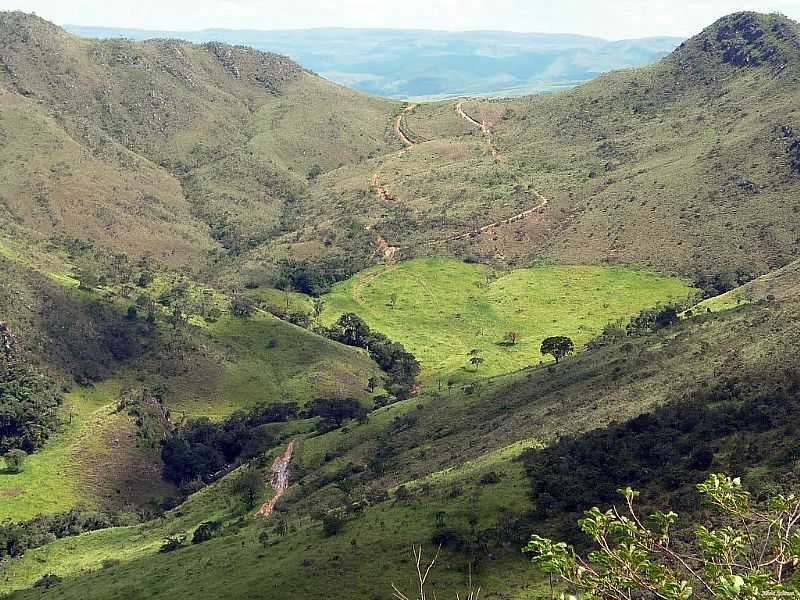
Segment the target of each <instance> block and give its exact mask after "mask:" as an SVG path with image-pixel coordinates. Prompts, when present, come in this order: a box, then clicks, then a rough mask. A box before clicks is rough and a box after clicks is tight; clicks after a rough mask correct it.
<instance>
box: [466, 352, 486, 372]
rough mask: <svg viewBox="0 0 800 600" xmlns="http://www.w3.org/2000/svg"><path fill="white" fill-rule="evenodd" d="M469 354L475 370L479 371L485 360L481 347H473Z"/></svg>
mask: <svg viewBox="0 0 800 600" xmlns="http://www.w3.org/2000/svg"><path fill="white" fill-rule="evenodd" d="M467 356H468V357H469V362H470V364H471V365H472V366H473V367H475V371H477V370H478V367H480V366H481V365H482V364H483V362H484V361H483V357H482V356H481V349H480V348H473V349H472V350H470V351H469V353H468V354H467Z"/></svg>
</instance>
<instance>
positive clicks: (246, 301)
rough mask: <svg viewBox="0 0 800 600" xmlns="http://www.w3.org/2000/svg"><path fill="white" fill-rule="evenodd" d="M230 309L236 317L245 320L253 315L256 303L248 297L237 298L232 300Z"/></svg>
mask: <svg viewBox="0 0 800 600" xmlns="http://www.w3.org/2000/svg"><path fill="white" fill-rule="evenodd" d="M230 309H231V314H232V315H233V316H234V317H237V318H240V319H244V318H247V317H249V316H250V315H252V314H253V311H254V310H255V303H254V302H253V301H252V300H251V299H250V298H248V297H247V296H236V297H234V298H233V299H232V300H231V306H230Z"/></svg>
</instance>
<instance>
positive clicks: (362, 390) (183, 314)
mask: <svg viewBox="0 0 800 600" xmlns="http://www.w3.org/2000/svg"><path fill="white" fill-rule="evenodd" d="M0 249H2V250H3V252H0V271H2V273H3V275H4V277H3V283H2V284H0V315H2V320H1V321H0V323H1V324H2V331H3V332H6V333H8V334H9V335H12V336H13V337H14V339H15V340H18V343H19V346H20V351H21V352H22V353H23V357H24V360H25V362H26V363H30V364H34V365H38V366H39V367H40V368H42V369H43V370H44V371H45V372H46V373H47V374H48V375H49V376H51V377H52V378H54V380H55V381H56V382H57V383H58V384H59V385H60V387H61V388H62V389H63V390H64V392H65V396H64V401H63V404H62V406H61V408H60V410H59V418H60V420H61V423H60V426H59V428H58V430H57V431H56V432H55V434H54V435H53V437H52V439H51V440H49V441H48V443H47V444H46V445H44V447H43V448H42V449H39V450H38V451H37V452H35V453H34V454H32V455H31V456H30V458H29V459H28V464H27V467H26V470H25V471H24V472H23V473H21V474H14V473H11V472H7V471H5V470H3V471H0V497H2V499H3V503H4V510H3V514H4V516H5V517H7V518H11V519H14V520H19V519H27V518H31V517H34V516H36V515H38V514H49V513H57V512H63V511H65V510H69V509H72V508H74V507H75V506H84V507H87V506H88V507H94V508H101V509H104V510H109V511H118V510H122V509H123V508H125V509H128V510H129V509H131V507H137V508H141V507H143V506H147V505H148V503H150V502H151V501H152V500H153V499H154V498H164V497H171V496H174V495H175V488H174V486H172V485H170V484H168V483H167V482H166V481H163V480H162V477H161V475H162V468H163V465H162V464H161V459H160V457H159V444H158V443H159V441H160V439H161V437H160V436H159V434H155V433H153V432H150V433H148V432H147V431H146V430H143V429H142V421H141V418H142V417H141V415H140V414H135V413H134V412H129V411H128V410H126V409H125V408H124V402H125V400H126V398H130V397H139V396H144V397H149V396H150V395H151V394H152V393H154V392H153V390H158V397H159V398H160V399H161V400H160V402H161V405H162V407H163V411H164V414H165V415H166V419H167V423H166V424H163V423H162V424H161V425H160V427H167V428H169V426H170V424H169V420H170V418H172V419H174V421H175V422H181V421H182V420H184V419H188V418H196V417H200V416H208V417H211V418H212V419H216V420H219V419H221V418H223V417H226V416H228V415H230V414H231V413H233V412H234V411H237V410H242V409H248V408H252V407H253V406H256V405H259V404H274V403H279V402H296V403H298V404H299V405H301V406H302V405H305V404H306V403H308V402H309V401H311V400H314V399H316V398H326V397H352V398H357V399H359V400H360V401H363V402H364V403H371V395H372V394H371V393H370V392H368V391H367V383H368V380H369V379H370V378H371V377H374V378H377V379H378V380H380V378H381V377H382V374H381V372H380V371H379V369H378V368H377V366H376V365H375V364H374V363H373V362H372V361H371V360H370V359H369V358H368V357H367V356H366V355H365V354H363V353H361V352H358V351H356V350H354V349H352V348H348V347H346V346H342V345H340V344H337V343H335V342H332V341H330V340H328V339H325V338H322V337H320V336H317V335H315V334H313V333H311V332H310V331H308V330H306V329H302V328H300V327H296V326H295V325H291V324H289V323H287V322H285V321H281V320H279V319H277V318H275V317H273V316H272V315H269V314H267V313H264V312H262V311H256V312H254V313H253V314H252V315H250V316H249V317H242V316H239V317H236V316H234V315H233V314H231V311H230V309H229V307H230V304H231V300H230V298H227V297H225V296H223V295H221V294H219V293H218V292H214V291H213V290H210V289H208V288H204V287H202V286H200V285H198V284H197V283H195V282H192V281H191V280H186V279H180V280H175V281H173V280H172V279H170V278H169V276H168V275H166V274H160V275H157V276H155V277H154V279H153V281H152V282H150V283H149V284H148V285H146V286H143V285H135V286H126V285H124V284H120V283H118V282H111V281H107V282H105V284H104V285H103V286H102V287H96V288H92V287H89V286H87V285H86V283H85V282H83V283H82V284H81V287H79V286H78V285H79V281H78V279H76V278H79V277H80V278H84V277H85V273H84V272H83V271H80V270H77V269H74V268H73V267H72V265H70V264H69V263H66V262H63V261H59V260H58V259H57V258H55V257H53V256H52V255H50V256H48V255H46V254H45V255H41V254H40V253H39V252H38V251H37V250H36V249H35V248H28V249H27V254H26V255H25V256H24V257H23V256H20V255H19V254H18V253H17V252H18V251H19V249H16V250H15V249H14V248H12V247H10V246H3V245H0ZM75 271H77V272H75ZM137 277H141V275H137ZM134 290H135V291H134ZM176 315H178V317H176ZM170 415H171V417H170Z"/></svg>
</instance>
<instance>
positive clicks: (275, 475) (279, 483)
mask: <svg viewBox="0 0 800 600" xmlns="http://www.w3.org/2000/svg"><path fill="white" fill-rule="evenodd" d="M293 454H294V440H292V441H291V442H289V445H288V446H286V450H284V451H283V454H281V455H280V456H279V457H278V458H276V459H275V461H274V462H273V463H272V470H271V472H270V477H269V484H270V485H271V486H272V489H273V490H275V495H274V496H273V497H272V498H270V499H269V501H267V502H265V503H264V504H263V505H262V506H261V508H259V509H258V512H256V515H258V516H259V517H264V518H267V519H268V518H269V517H271V516H272V511H274V510H275V505H276V504H278V500H280V499H281V498H282V497H283V495H284V494H285V493H286V489H287V488H288V487H289V463H291V462H292V455H293Z"/></svg>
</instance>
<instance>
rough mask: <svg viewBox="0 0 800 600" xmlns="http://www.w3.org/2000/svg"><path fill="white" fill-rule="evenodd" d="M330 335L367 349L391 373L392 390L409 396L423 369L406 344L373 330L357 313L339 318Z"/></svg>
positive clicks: (397, 394) (330, 330) (394, 393)
mask: <svg viewBox="0 0 800 600" xmlns="http://www.w3.org/2000/svg"><path fill="white" fill-rule="evenodd" d="M326 335H328V337H330V338H331V339H334V340H336V341H337V342H340V343H342V344H345V345H347V346H355V347H356V348H364V349H365V350H366V351H367V352H369V355H370V357H371V358H372V360H374V361H375V363H376V364H377V365H378V366H379V367H380V368H381V369H383V371H384V372H385V373H386V374H387V375H388V377H389V382H388V390H389V392H390V393H391V394H392V395H393V396H395V397H396V398H399V399H401V400H405V399H406V398H408V396H409V394H410V393H411V390H412V388H413V387H414V382H415V381H416V378H417V375H419V373H420V370H421V368H420V364H419V362H418V361H417V359H416V358H414V355H413V354H411V353H410V352H408V351H407V350H406V349H405V348H404V347H403V345H402V344H399V343H397V342H393V341H392V340H390V339H389V338H388V337H386V336H385V335H383V334H382V333H379V332H377V331H372V330H371V329H370V328H369V326H368V325H367V324H366V323H365V322H364V320H363V319H362V318H361V317H359V316H358V315H355V314H353V313H347V314H344V315H342V316H341V317H339V318H338V319H337V321H336V322H335V323H334V324H333V326H331V327H330V328H329V329H328V330H327V332H326Z"/></svg>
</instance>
